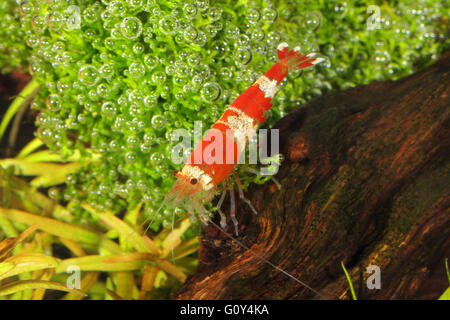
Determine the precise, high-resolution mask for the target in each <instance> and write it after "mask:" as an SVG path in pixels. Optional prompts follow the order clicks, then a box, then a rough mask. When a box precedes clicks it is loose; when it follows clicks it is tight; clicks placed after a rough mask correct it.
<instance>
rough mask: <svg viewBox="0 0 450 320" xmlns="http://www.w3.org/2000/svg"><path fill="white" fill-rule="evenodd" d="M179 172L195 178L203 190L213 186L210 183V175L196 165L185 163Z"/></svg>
mask: <svg viewBox="0 0 450 320" xmlns="http://www.w3.org/2000/svg"><path fill="white" fill-rule="evenodd" d="M181 173H182V174H183V175H185V176H187V177H189V178H191V179H197V180H198V181H199V182H200V183H201V185H202V188H203V190H205V191H208V190H211V189H212V188H213V187H214V184H213V183H211V182H212V178H211V176H210V175H209V174H207V173H206V172H205V171H203V170H202V169H200V168H199V167H197V166H192V165H190V164H186V165H184V167H183V169H182V170H181Z"/></svg>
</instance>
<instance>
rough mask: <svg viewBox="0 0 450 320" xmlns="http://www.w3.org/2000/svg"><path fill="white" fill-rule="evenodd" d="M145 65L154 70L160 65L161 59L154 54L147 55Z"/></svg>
mask: <svg viewBox="0 0 450 320" xmlns="http://www.w3.org/2000/svg"><path fill="white" fill-rule="evenodd" d="M144 63H145V65H146V66H147V67H148V68H149V69H153V68H155V67H156V66H157V65H158V64H159V59H158V57H157V56H155V55H153V54H146V55H145V56H144Z"/></svg>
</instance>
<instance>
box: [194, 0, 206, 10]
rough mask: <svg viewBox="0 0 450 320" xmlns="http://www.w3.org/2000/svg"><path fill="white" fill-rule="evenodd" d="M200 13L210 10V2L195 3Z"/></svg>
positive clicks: (199, 1)
mask: <svg viewBox="0 0 450 320" xmlns="http://www.w3.org/2000/svg"><path fill="white" fill-rule="evenodd" d="M195 4H196V5H197V7H198V8H199V9H200V11H205V10H207V9H208V8H209V0H197V1H196V2H195Z"/></svg>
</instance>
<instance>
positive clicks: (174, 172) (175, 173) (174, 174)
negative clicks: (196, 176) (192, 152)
mask: <svg viewBox="0 0 450 320" xmlns="http://www.w3.org/2000/svg"><path fill="white" fill-rule="evenodd" d="M178 172H180V171H179V170H173V172H172V174H173V176H174V177H176V176H177V174H178Z"/></svg>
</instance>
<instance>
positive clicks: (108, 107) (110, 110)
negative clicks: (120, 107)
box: [102, 101, 120, 126]
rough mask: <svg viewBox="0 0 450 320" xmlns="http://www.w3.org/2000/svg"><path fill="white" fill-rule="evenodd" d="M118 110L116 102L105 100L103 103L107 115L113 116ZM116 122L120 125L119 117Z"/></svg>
mask: <svg viewBox="0 0 450 320" xmlns="http://www.w3.org/2000/svg"><path fill="white" fill-rule="evenodd" d="M116 112H117V108H116V106H115V105H114V103H112V102H109V101H108V102H105V103H103V104H102V113H103V114H104V115H105V116H107V117H112V116H114V115H115V114H116ZM116 123H117V124H118V125H119V126H120V124H119V123H118V122H117V119H116Z"/></svg>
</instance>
